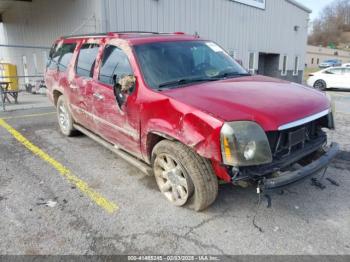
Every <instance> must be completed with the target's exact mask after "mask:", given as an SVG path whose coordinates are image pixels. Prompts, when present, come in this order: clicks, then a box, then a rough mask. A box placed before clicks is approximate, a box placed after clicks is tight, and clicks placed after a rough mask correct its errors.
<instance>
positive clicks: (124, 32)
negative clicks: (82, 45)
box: [62, 31, 185, 39]
mask: <svg viewBox="0 0 350 262" xmlns="http://www.w3.org/2000/svg"><path fill="white" fill-rule="evenodd" d="M122 34H152V35H169V34H175V35H184V34H185V33H183V32H174V33H165V32H162V33H159V32H152V31H117V32H108V33H107V32H106V33H91V34H77V35H66V36H62V38H64V39H67V38H79V37H103V36H117V35H122Z"/></svg>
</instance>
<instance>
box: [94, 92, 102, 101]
mask: <svg viewBox="0 0 350 262" xmlns="http://www.w3.org/2000/svg"><path fill="white" fill-rule="evenodd" d="M93 96H94V97H95V98H96V99H97V100H103V99H104V96H103V95H101V94H99V93H94V94H93Z"/></svg>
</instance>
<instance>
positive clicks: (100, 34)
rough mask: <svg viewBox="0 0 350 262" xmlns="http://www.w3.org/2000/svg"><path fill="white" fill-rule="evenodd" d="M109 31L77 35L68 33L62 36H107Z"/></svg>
mask: <svg viewBox="0 0 350 262" xmlns="http://www.w3.org/2000/svg"><path fill="white" fill-rule="evenodd" d="M106 35H107V33H91V34H77V35H66V36H62V37H61V38H77V37H85V36H91V37H94V36H106Z"/></svg>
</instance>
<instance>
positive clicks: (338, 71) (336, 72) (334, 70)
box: [326, 68, 343, 75]
mask: <svg viewBox="0 0 350 262" xmlns="http://www.w3.org/2000/svg"><path fill="white" fill-rule="evenodd" d="M326 73H328V74H333V75H341V74H342V73H343V71H342V69H341V68H332V69H329V70H327V71H326Z"/></svg>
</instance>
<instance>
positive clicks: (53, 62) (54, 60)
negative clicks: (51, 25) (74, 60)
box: [46, 44, 61, 69]
mask: <svg viewBox="0 0 350 262" xmlns="http://www.w3.org/2000/svg"><path fill="white" fill-rule="evenodd" d="M60 53H61V48H57V44H55V45H54V46H53V47H52V48H51V50H50V54H49V60H48V62H47V66H46V67H47V68H48V69H57V65H58V59H59V58H60Z"/></svg>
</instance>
